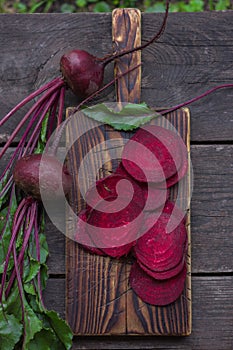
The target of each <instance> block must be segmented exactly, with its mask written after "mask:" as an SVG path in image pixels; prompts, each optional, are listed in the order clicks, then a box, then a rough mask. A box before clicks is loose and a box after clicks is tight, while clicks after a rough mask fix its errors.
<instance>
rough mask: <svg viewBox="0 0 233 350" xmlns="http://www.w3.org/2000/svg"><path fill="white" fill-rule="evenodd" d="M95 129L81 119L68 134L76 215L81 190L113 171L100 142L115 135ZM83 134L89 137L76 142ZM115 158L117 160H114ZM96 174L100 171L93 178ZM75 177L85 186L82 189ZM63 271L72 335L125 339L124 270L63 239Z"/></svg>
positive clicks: (113, 132)
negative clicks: (64, 250)
mask: <svg viewBox="0 0 233 350" xmlns="http://www.w3.org/2000/svg"><path fill="white" fill-rule="evenodd" d="M96 124H97V123H96V122H94V121H92V120H91V119H89V118H87V117H85V116H84V115H81V114H80V115H79V116H78V118H76V119H75V120H74V123H73V125H72V127H70V128H69V131H68V138H69V140H68V141H69V143H70V144H73V146H72V148H71V152H70V154H69V155H68V167H69V168H70V172H71V174H72V176H73V178H74V179H75V180H74V182H73V189H72V191H71V195H70V203H71V206H72V208H73V210H74V211H75V212H76V213H79V211H80V210H82V209H83V208H85V203H84V201H83V200H82V197H81V193H80V187H81V188H82V190H83V191H84V193H85V192H86V191H87V190H88V189H89V187H90V184H91V181H93V180H95V179H96V178H97V179H98V178H101V177H104V176H105V175H107V174H109V171H111V170H112V164H111V162H110V161H108V160H111V157H110V154H108V152H110V150H108V148H107V145H106V144H103V142H104V141H105V140H107V139H108V138H109V137H110V139H112V138H113V136H114V135H115V137H117V136H119V133H117V132H115V131H114V130H109V128H108V127H107V128H104V126H103V127H96ZM82 128H83V129H87V130H89V132H86V133H85V134H83V136H82V137H81V138H79V139H78V140H77V142H75V141H76V137H77V135H78V133H80V130H82ZM107 135H108V136H107ZM116 151H117V148H116ZM89 152H92V157H91V158H90V161H89V162H87V163H85V162H84V159H85V156H86V155H87V154H88V153H89ZM102 154H103V159H102ZM115 157H116V159H119V155H116V156H115ZM113 158H114V156H113ZM83 163H84V167H83V169H81V170H80V169H79V167H80V165H81V164H83ZM96 169H100V171H99V172H98V173H97V175H96ZM78 176H79V177H80V178H82V179H83V180H84V181H83V184H82V185H81V184H80V181H79V179H78ZM93 177H94V178H93ZM68 234H69V228H68ZM66 265H67V297H66V300H67V302H66V315H67V316H66V318H67V321H68V322H69V324H70V325H71V327H72V329H73V332H74V333H75V334H85V335H87V334H91V335H93V334H124V333H125V327H126V325H125V321H126V309H125V303H126V301H125V298H126V295H125V289H126V280H125V264H124V263H121V262H120V261H119V262H116V261H115V260H114V259H111V258H106V257H100V256H96V255H94V254H90V253H87V252H86V251H85V250H84V249H83V248H82V247H81V246H80V245H78V244H77V243H76V242H75V241H72V240H69V239H67V245H66Z"/></svg>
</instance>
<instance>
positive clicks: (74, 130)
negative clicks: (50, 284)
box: [66, 110, 191, 335]
mask: <svg viewBox="0 0 233 350" xmlns="http://www.w3.org/2000/svg"><path fill="white" fill-rule="evenodd" d="M189 121H190V118H189V114H188V111H187V110H179V111H177V112H174V113H172V114H170V115H168V116H167V118H166V119H165V118H156V119H154V120H153V121H152V122H151V124H156V125H160V126H163V127H167V128H169V125H172V126H173V127H174V128H175V129H177V131H178V132H179V134H180V137H181V138H182V139H183V141H184V142H185V144H186V145H187V148H188V152H189V151H190V146H189V143H190V123H189ZM96 125H97V123H96V122H95V121H92V120H91V119H89V118H87V117H85V116H83V115H82V114H81V113H79V115H77V116H76V117H75V118H74V121H73V123H72V126H70V127H69V131H68V142H69V144H72V145H73V146H72V148H71V152H70V154H69V156H68V167H69V168H70V171H71V173H72V175H73V178H74V181H73V189H72V191H71V196H70V203H71V206H72V208H74V210H75V212H76V213H78V212H80V210H82V209H83V208H84V207H85V203H84V202H83V200H82V197H81V193H80V188H81V189H82V190H83V189H84V192H86V191H87V190H88V188H89V187H90V180H92V181H93V180H95V178H96V174H97V178H99V177H104V176H105V175H106V172H108V171H109V170H115V168H116V167H117V164H116V163H114V162H111V160H112V159H114V160H116V159H118V162H119V161H120V158H121V157H120V155H121V151H122V147H117V148H114V149H115V150H116V151H117V152H119V153H118V154H116V155H115V156H114V155H113V154H111V156H110V151H111V150H112V148H113V147H112V146H111V144H110V146H108V145H107V143H103V141H104V140H106V141H107V142H109V141H111V140H113V139H114V138H113V137H114V136H115V137H117V138H120V137H123V136H124V138H130V136H131V135H132V133H126V132H124V133H120V132H116V131H114V130H112V129H111V128H110V127H108V126H104V125H102V126H99V127H96ZM86 129H88V130H90V131H89V132H86V133H85V134H83V136H82V137H81V138H79V139H78V140H77V135H78V133H80V131H82V130H86ZM76 140H77V141H76ZM75 141H76V142H75ZM122 144H123V143H122ZM93 150H94V151H93ZM90 152H92V153H91V157H90V158H89V159H90V161H89V162H87V163H84V166H83V168H81V167H80V166H81V165H82V163H83V162H85V161H84V160H85V159H86V155H87V153H90ZM108 153H109V154H108ZM102 154H103V156H102ZM102 159H105V160H108V161H107V162H105V163H104V164H108V167H107V168H105V169H104V170H103V169H102V168H101V166H102ZM99 168H100V169H101V171H100V172H97V171H96V169H99ZM81 179H84V183H83V184H81V183H80V180H81ZM189 186H190V179H189V178H187V179H186V181H184V182H181V183H179V192H178V186H177V185H176V186H174V187H173V190H172V193H171V199H172V200H178V198H177V195H178V193H179V196H180V198H181V199H182V200H183V199H184V198H186V199H187V197H188V201H189V195H190V194H189ZM187 230H188V244H189V251H188V254H187V269H188V272H187V279H186V286H185V289H184V292H183V293H182V295H181V296H180V298H179V299H178V300H177V301H175V302H174V303H172V304H170V305H167V306H164V307H156V306H152V305H149V304H146V303H144V302H142V301H141V300H140V298H138V297H137V296H136V295H135V293H134V292H133V291H132V290H131V289H130V288H129V285H128V279H129V273H130V267H131V265H130V264H126V263H125V261H124V260H122V261H121V260H120V261H117V260H114V259H111V258H106V257H101V256H95V255H92V254H90V253H87V252H85V251H84V250H83V248H82V247H80V245H78V244H77V243H76V242H74V241H72V240H69V239H68V240H67V247H66V256H67V258H66V264H67V308H66V310H67V314H66V317H67V321H68V322H69V324H70V325H71V327H72V329H73V331H74V333H75V334H81V335H88V334H89V335H90V334H91V335H96V334H144V335H145V334H154V335H155V334H156V335H161V334H163V335H165V334H167V335H187V334H190V332H191V277H190V273H191V261H190V254H191V241H190V239H191V237H190V216H189V213H188V220H187ZM68 236H69V228H68Z"/></svg>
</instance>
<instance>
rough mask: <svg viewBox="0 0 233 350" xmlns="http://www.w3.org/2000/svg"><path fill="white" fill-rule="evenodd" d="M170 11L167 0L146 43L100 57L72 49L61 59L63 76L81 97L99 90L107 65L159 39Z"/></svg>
mask: <svg viewBox="0 0 233 350" xmlns="http://www.w3.org/2000/svg"><path fill="white" fill-rule="evenodd" d="M168 11H169V0H167V4H166V11H165V16H164V19H163V22H162V25H161V28H160V29H159V31H158V33H156V35H154V36H153V38H151V39H150V40H149V41H147V42H146V43H145V44H143V45H140V46H138V47H135V48H132V49H129V50H122V51H120V52H116V53H113V54H108V55H107V56H105V57H103V58H98V57H95V56H93V55H91V54H90V53H88V52H86V51H84V50H72V51H70V52H68V53H67V54H64V55H63V56H62V58H61V60H60V69H61V72H62V74H63V77H64V79H65V81H66V83H67V84H68V86H69V87H70V88H71V90H72V91H73V92H74V93H75V94H76V95H77V96H80V97H81V98H85V97H87V96H89V95H91V94H93V93H94V92H95V91H97V90H99V89H100V87H101V86H102V84H103V79H104V70H105V67H106V66H107V65H108V64H109V63H110V62H112V61H114V60H116V59H118V58H120V57H122V56H124V55H127V54H131V53H133V52H136V51H138V50H143V49H145V48H146V47H148V46H149V45H151V44H152V43H153V42H155V41H156V40H158V39H159V38H160V37H161V35H162V34H163V32H164V29H165V27H166V22H167V17H168Z"/></svg>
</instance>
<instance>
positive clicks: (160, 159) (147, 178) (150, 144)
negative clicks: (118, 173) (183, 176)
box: [122, 125, 184, 183]
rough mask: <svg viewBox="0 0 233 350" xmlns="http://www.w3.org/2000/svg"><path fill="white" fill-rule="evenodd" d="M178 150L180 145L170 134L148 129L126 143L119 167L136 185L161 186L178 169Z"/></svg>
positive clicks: (179, 155) (139, 131) (172, 133)
mask: <svg viewBox="0 0 233 350" xmlns="http://www.w3.org/2000/svg"><path fill="white" fill-rule="evenodd" d="M182 147H184V143H183V141H182V139H181V138H180V137H179V136H178V134H176V133H175V132H174V131H171V130H168V129H165V128H163V127H160V126H157V125H148V126H145V127H143V128H140V129H139V130H138V131H137V132H136V133H135V134H134V136H133V137H132V138H131V139H130V140H129V141H128V142H127V144H126V145H125V147H124V149H123V153H122V164H123V166H124V168H125V169H126V170H127V172H128V173H129V174H130V175H131V176H132V177H134V178H135V179H136V180H138V181H143V182H158V183H159V182H163V181H165V179H168V178H170V177H171V176H173V175H174V174H176V173H177V171H178V169H179V168H180V167H181V166H182V161H183V156H182Z"/></svg>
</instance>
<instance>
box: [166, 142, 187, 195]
mask: <svg viewBox="0 0 233 350" xmlns="http://www.w3.org/2000/svg"><path fill="white" fill-rule="evenodd" d="M181 152H182V165H181V167H180V169H178V171H177V172H176V173H175V174H174V175H172V176H171V177H169V178H168V179H167V187H168V188H169V187H171V186H173V185H175V184H176V183H177V182H179V181H180V180H181V179H182V178H183V177H184V176H185V175H186V173H187V171H188V153H187V148H186V146H185V145H184V144H183V145H182V146H181Z"/></svg>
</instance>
